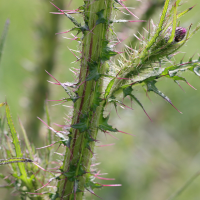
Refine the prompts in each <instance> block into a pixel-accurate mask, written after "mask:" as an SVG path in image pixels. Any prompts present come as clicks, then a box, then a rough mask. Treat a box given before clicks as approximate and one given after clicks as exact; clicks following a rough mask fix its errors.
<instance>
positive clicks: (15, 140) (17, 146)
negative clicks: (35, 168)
mask: <svg viewBox="0 0 200 200" xmlns="http://www.w3.org/2000/svg"><path fill="white" fill-rule="evenodd" d="M6 119H7V122H8V126H9V128H10V132H11V136H12V140H13V144H14V147H15V153H16V157H18V158H22V157H23V154H22V152H21V148H20V142H19V140H18V137H17V132H16V130H15V127H14V124H13V121H12V117H11V114H10V109H9V106H8V104H7V103H6ZM18 167H19V171H20V173H21V176H20V178H21V179H22V181H24V182H25V183H26V184H27V186H28V187H32V183H31V182H30V181H28V179H27V178H28V177H27V173H26V169H25V165H24V163H18Z"/></svg>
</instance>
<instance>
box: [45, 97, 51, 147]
mask: <svg viewBox="0 0 200 200" xmlns="http://www.w3.org/2000/svg"><path fill="white" fill-rule="evenodd" d="M45 113H46V117H47V124H48V126H50V127H51V120H50V115H49V107H48V101H47V100H46V101H45ZM52 141H53V138H52V133H51V130H50V129H48V143H49V144H51V143H52Z"/></svg>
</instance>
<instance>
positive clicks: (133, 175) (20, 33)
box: [0, 0, 200, 200]
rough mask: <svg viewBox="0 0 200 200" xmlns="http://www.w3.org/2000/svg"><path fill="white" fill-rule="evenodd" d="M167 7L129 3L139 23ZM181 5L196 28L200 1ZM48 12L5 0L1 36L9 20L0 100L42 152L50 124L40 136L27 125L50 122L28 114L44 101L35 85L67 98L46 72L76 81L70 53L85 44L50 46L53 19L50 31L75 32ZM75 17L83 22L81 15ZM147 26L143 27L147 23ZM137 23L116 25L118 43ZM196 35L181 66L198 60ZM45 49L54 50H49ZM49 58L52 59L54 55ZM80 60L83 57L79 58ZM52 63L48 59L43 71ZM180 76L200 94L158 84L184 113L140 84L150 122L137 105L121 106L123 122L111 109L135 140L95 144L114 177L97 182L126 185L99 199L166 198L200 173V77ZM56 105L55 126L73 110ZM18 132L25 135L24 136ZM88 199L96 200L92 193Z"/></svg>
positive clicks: (148, 0)
mask: <svg viewBox="0 0 200 200" xmlns="http://www.w3.org/2000/svg"><path fill="white" fill-rule="evenodd" d="M54 3H55V4H56V5H58V4H60V5H61V7H60V8H61V9H76V8H78V6H80V5H82V3H83V2H82V1H80V0H76V1H75V0H74V1H72V2H71V3H70V1H64V2H62V1H61V0H54ZM162 3H163V1H162V0H160V1H159V0H157V1H156V0H144V1H142V2H139V1H127V2H126V5H127V6H129V7H134V8H135V9H134V10H132V12H134V13H136V14H137V15H138V16H140V19H148V17H150V19H153V21H154V23H155V24H156V23H158V21H159V16H160V13H161V8H162ZM182 3H183V5H182V6H181V7H180V9H179V10H184V9H186V8H189V7H191V6H193V5H196V6H195V7H194V9H193V10H192V11H190V12H189V13H188V14H186V15H185V16H184V17H182V18H181V19H180V20H181V26H183V27H188V26H189V25H190V24H191V23H192V24H193V28H194V27H195V26H196V25H197V24H198V22H199V20H200V16H199V10H200V3H199V1H198V0H191V1H189V2H186V1H184V0H183V1H182ZM62 4H63V5H62ZM152 8H153V9H152ZM51 11H55V9H54V7H53V6H52V5H51V4H50V3H49V1H46V0H43V1H41V0H34V1H24V0H18V1H14V0H9V1H3V0H0V16H1V17H0V33H2V31H3V27H4V24H5V22H6V20H7V19H10V27H9V32H8V35H7V38H6V43H5V47H4V52H3V57H2V59H1V63H0V102H4V101H5V99H6V100H7V101H8V104H9V106H10V109H11V112H12V116H13V120H14V123H15V125H16V127H17V129H18V130H19V125H18V119H17V118H18V116H19V117H20V118H21V120H22V121H23V124H24V125H26V127H27V128H28V129H27V133H28V134H29V136H30V138H31V141H32V142H34V144H35V145H36V147H39V145H40V144H41V141H42V140H45V137H46V131H45V127H43V126H42V127H40V131H38V132H36V130H34V131H33V128H30V125H28V123H30V122H29V119H30V116H32V117H33V120H35V121H36V122H32V121H31V124H33V123H37V124H38V121H39V120H37V118H36V117H37V116H40V117H42V118H43V119H45V117H44V116H43V114H42V113H38V114H37V113H34V115H33V110H32V111H31V108H32V104H33V100H34V98H35V97H36V100H38V99H40V97H39V96H37V94H38V93H40V92H39V89H38V92H37V82H39V81H41V79H42V80H43V84H45V87H44V86H41V87H43V88H46V87H48V89H46V92H45V91H42V92H41V93H43V94H45V96H46V97H47V98H48V99H62V98H64V97H66V94H65V92H64V90H63V89H62V88H61V87H59V86H56V85H52V84H46V83H47V82H46V80H47V79H48V80H51V81H53V79H52V78H50V77H49V76H47V74H46V72H45V71H44V70H45V69H46V70H47V71H49V72H50V73H52V74H53V76H54V77H55V78H56V79H58V80H59V81H60V82H66V81H74V75H73V73H72V72H71V71H70V70H69V68H73V67H74V68H79V63H78V62H74V63H72V62H73V61H76V58H75V57H74V56H73V55H72V53H71V52H70V51H69V49H68V48H72V49H79V50H80V47H79V45H78V44H77V42H75V41H71V40H67V39H65V38H64V37H72V36H71V35H70V33H67V34H58V35H55V34H54V33H53V36H52V38H49V41H50V42H51V41H53V40H55V41H56V42H54V45H55V46H51V45H50V44H49V43H50V42H49V41H48V40H47V37H48V36H47V34H48V31H46V30H49V27H51V24H52V23H53V22H52V21H51V20H53V17H55V18H58V19H57V21H56V23H54V24H52V26H53V25H55V24H58V26H57V32H62V31H67V30H69V29H70V28H71V27H72V24H71V23H70V21H69V20H68V19H67V18H66V17H65V16H56V15H52V14H50V13H49V12H51ZM147 14H148V15H147ZM50 16H51V17H50ZM52 16H53V17H52ZM125 17H126V16H125ZM116 18H120V19H121V18H124V15H121V14H119V13H118V14H117V16H116ZM132 18H133V17H132ZM78 19H79V20H81V18H79V17H78ZM143 25H144V26H146V24H145V23H143ZM139 26H140V24H139V23H130V24H127V25H124V24H123V25H118V26H116V32H117V34H118V35H119V37H120V38H121V39H123V38H126V37H129V38H132V35H133V33H134V31H135V30H136V29H137V28H138V27H139ZM45 31H46V32H45ZM49 31H50V30H49ZM51 31H54V30H51ZM46 33H47V34H46ZM45 34H46V35H45ZM199 38H200V32H197V34H195V36H193V37H192V39H190V40H189V41H188V42H187V43H186V45H185V46H184V47H182V48H181V49H180V51H181V53H180V54H178V55H177V56H176V60H177V61H179V60H180V59H181V58H182V57H183V56H184V53H186V54H185V57H184V61H188V60H189V58H190V57H191V56H193V55H194V59H196V58H197V57H198V56H197V55H198V53H200V48H199V45H200V39H199ZM46 40H47V41H46ZM126 42H128V43H130V40H128V39H127V40H125V43H126ZM43 44H46V45H50V46H47V47H46V48H45V47H44V46H43ZM52 47H53V50H54V52H53V55H54V60H53V61H52V62H53V65H52V67H51V68H50V69H48V67H47V68H45V65H43V66H44V68H42V67H41V65H42V64H41V63H42V61H41V60H43V59H44V58H47V61H48V56H46V55H47V54H48V53H47V52H48V50H50V49H51V48H52ZM119 48H122V47H119ZM49 55H50V57H49V58H51V57H52V56H51V54H49ZM76 55H79V54H78V53H76ZM51 64H52V63H50V64H49V63H48V62H47V65H46V66H49V65H51ZM41 69H42V70H41ZM182 76H184V77H185V78H186V79H187V81H188V82H189V83H190V84H191V85H193V86H194V87H195V88H196V89H197V90H194V89H192V88H191V87H189V86H188V85H187V84H185V83H182V82H181V86H182V87H183V89H184V91H185V92H184V91H183V90H181V89H180V87H178V85H177V84H175V83H173V81H171V80H168V79H165V78H163V79H162V80H159V83H158V89H160V90H161V91H162V92H163V93H165V94H166V95H167V96H168V97H169V98H170V99H171V100H172V103H173V104H174V105H175V106H176V107H177V108H178V109H179V110H180V111H181V112H183V114H180V113H179V112H177V111H176V110H175V109H174V108H173V107H172V106H170V105H169V104H168V103H167V102H166V101H164V100H163V99H161V98H160V97H158V96H155V95H154V94H151V93H149V96H150V99H151V101H149V99H148V98H147V96H146V94H145V93H144V91H143V89H142V88H141V87H138V88H137V92H136V96H137V97H138V98H139V99H140V100H141V102H142V103H143V105H144V107H145V109H146V111H147V113H148V114H149V115H150V117H151V119H152V120H153V122H151V121H150V120H149V119H148V118H147V116H146V115H145V114H144V112H143V111H142V110H141V108H140V107H139V106H138V105H137V104H133V108H134V110H133V111H132V110H128V109H125V110H123V109H121V108H118V115H119V116H120V118H119V117H118V115H117V114H116V112H113V113H112V118H111V120H110V123H111V124H113V125H114V126H115V127H117V128H118V129H119V130H122V131H125V132H128V133H131V134H133V135H134V136H133V137H132V136H129V135H122V133H118V134H116V135H115V136H116V137H117V138H118V139H119V140H115V139H114V138H112V137H110V136H107V137H105V135H104V134H102V133H99V139H100V140H101V144H110V143H115V145H114V146H109V147H97V149H96V153H97V155H96V156H95V157H96V162H97V163H98V162H100V165H99V166H97V169H99V170H101V173H108V175H105V176H104V177H106V178H108V177H109V178H115V179H116V180H115V181H103V180H97V181H98V182H100V183H103V184H122V186H121V187H106V188H103V189H101V190H96V191H95V192H96V194H97V195H99V196H100V197H102V198H103V199H104V200H164V199H167V198H168V197H169V196H170V195H171V194H173V193H174V192H175V191H176V190H177V189H178V188H179V187H181V186H182V185H183V184H184V183H185V182H186V181H187V180H188V179H189V178H190V177H191V176H192V175H193V174H195V173H196V172H197V171H198V170H200V144H199V143H200V106H199V103H200V92H199V91H200V79H199V78H198V77H197V76H195V75H194V74H193V73H190V72H184V73H183V74H182ZM54 104H56V103H55V102H50V111H51V119H52V122H55V123H60V124H64V121H65V120H64V117H65V116H66V115H67V114H68V112H70V110H69V109H67V108H66V107H63V106H62V105H58V106H53V105H54ZM126 104H127V105H129V106H130V102H129V101H126ZM36 105H38V104H36ZM68 105H69V104H68ZM2 110H3V109H2ZM34 110H36V109H34ZM40 110H41V109H40ZM39 124H40V125H41V123H39ZM35 126H36V125H35ZM35 126H34V127H35ZM38 133H40V134H38ZM19 135H21V134H20V132H19ZM41 145H42V144H41ZM2 184H3V183H2ZM199 188H200V178H197V179H196V180H195V181H194V182H193V183H192V184H191V185H190V186H189V187H188V188H187V189H186V190H185V191H184V193H183V194H182V195H180V196H179V197H178V198H177V200H178V199H179V200H199V199H200V190H199ZM6 192H8V193H6ZM0 193H1V199H18V197H16V196H13V195H12V194H10V193H11V190H9V191H7V190H5V189H2V190H1V191H0ZM86 199H94V200H96V199H98V198H97V197H95V196H91V194H88V195H87V197H86Z"/></svg>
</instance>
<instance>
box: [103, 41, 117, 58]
mask: <svg viewBox="0 0 200 200" xmlns="http://www.w3.org/2000/svg"><path fill="white" fill-rule="evenodd" d="M108 43H109V42H108V41H107V40H106V41H103V46H102V53H101V58H100V59H101V60H102V61H107V60H110V57H112V56H115V55H117V52H115V51H112V49H111V48H110V47H109V46H108Z"/></svg>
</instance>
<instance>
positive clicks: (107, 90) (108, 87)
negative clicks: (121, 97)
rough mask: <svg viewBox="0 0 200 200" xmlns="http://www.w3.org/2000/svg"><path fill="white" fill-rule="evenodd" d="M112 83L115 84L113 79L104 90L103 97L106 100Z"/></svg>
mask: <svg viewBox="0 0 200 200" xmlns="http://www.w3.org/2000/svg"><path fill="white" fill-rule="evenodd" d="M114 82H115V78H114V79H112V80H111V81H110V82H109V84H108V85H107V88H106V90H105V95H104V96H105V98H107V96H108V95H109V94H110V90H111V88H112V86H113V84H114Z"/></svg>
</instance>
